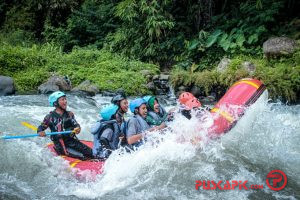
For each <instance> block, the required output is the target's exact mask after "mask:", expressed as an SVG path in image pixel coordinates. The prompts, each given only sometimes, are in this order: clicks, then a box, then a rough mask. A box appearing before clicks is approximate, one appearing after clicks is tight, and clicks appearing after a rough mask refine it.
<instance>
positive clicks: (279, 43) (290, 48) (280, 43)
mask: <svg viewBox="0 0 300 200" xmlns="http://www.w3.org/2000/svg"><path fill="white" fill-rule="evenodd" d="M297 46H298V45H297V42H296V41H295V40H293V39H290V38H288V37H274V38H270V39H268V40H267V41H265V42H264V44H263V52H264V54H265V56H266V57H267V58H270V57H273V56H275V57H276V56H281V55H287V54H291V53H293V52H294V51H295V49H296V48H297Z"/></svg>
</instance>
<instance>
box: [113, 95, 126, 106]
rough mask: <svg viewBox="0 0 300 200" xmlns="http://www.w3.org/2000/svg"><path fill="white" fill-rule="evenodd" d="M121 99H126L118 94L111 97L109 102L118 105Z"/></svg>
mask: <svg viewBox="0 0 300 200" xmlns="http://www.w3.org/2000/svg"><path fill="white" fill-rule="evenodd" d="M123 99H126V96H125V95H122V94H118V95H116V96H114V97H113V98H112V99H111V103H113V104H116V105H118V104H119V103H120V101H122V100H123Z"/></svg>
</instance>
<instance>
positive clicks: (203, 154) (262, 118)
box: [0, 95, 300, 200]
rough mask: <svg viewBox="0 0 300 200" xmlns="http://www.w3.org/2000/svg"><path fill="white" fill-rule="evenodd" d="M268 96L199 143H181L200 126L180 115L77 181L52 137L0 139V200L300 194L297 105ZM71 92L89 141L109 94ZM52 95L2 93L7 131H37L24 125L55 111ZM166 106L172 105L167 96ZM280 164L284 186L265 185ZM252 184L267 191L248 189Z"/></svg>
mask: <svg viewBox="0 0 300 200" xmlns="http://www.w3.org/2000/svg"><path fill="white" fill-rule="evenodd" d="M264 96H265V97H263V98H260V99H259V102H257V103H256V104H255V105H254V106H252V107H251V108H250V109H249V110H247V112H246V114H245V115H244V116H243V117H242V119H241V120H240V121H239V122H238V123H237V125H236V126H235V127H234V128H233V129H232V130H231V131H229V132H228V133H227V134H225V135H224V136H222V137H221V138H220V139H217V140H213V141H206V140H204V141H203V142H202V143H200V144H197V145H192V144H191V143H188V142H186V143H178V137H179V136H180V135H183V136H185V137H192V136H194V135H197V134H200V135H201V134H202V133H198V132H197V130H196V128H195V127H196V126H197V119H196V118H193V119H192V120H187V119H185V118H184V117H182V116H175V120H174V121H173V122H172V123H171V124H170V127H171V129H172V131H171V130H167V131H165V133H164V135H160V134H159V133H154V134H153V137H152V139H151V140H150V142H149V143H148V144H146V145H145V146H144V147H142V148H141V149H140V150H139V151H137V152H133V153H131V154H129V153H122V152H121V150H120V151H116V152H114V153H113V154H112V156H111V157H110V158H109V159H108V160H107V162H106V164H105V168H104V173H103V174H102V175H98V176H97V177H96V180H94V181H90V180H89V179H88V178H87V179H86V180H77V179H76V178H75V177H74V175H73V172H72V170H70V168H69V167H68V164H67V163H66V162H64V161H63V159H62V158H60V157H54V156H53V155H52V154H51V152H50V151H49V150H48V149H47V148H46V145H47V144H48V143H49V142H50V139H49V138H40V137H34V138H27V139H15V140H0V199H44V200H46V199H49V200H50V199H180V200H182V199H232V198H235V199H300V145H299V144H300V105H293V106H287V105H284V104H282V103H280V102H278V103H269V102H268V100H267V98H266V96H267V95H264ZM67 97H68V109H69V110H71V111H73V112H74V113H75V117H76V119H77V121H78V122H79V123H80V125H81V127H82V132H81V133H80V134H79V135H78V137H79V138H80V139H85V140H92V135H91V134H90V132H89V129H90V127H91V125H92V124H93V123H94V122H95V121H96V120H98V112H99V108H100V107H101V106H103V105H105V104H107V103H109V101H110V99H111V98H110V97H102V96H100V95H98V96H96V97H94V98H83V97H78V96H74V95H68V96H67ZM47 99H48V97H47V96H46V95H20V96H5V97H0V132H2V135H5V134H14V135H21V134H31V133H34V131H32V130H30V129H28V128H27V127H24V126H22V125H21V122H23V121H25V122H28V123H31V124H33V125H35V126H38V125H39V123H40V122H41V121H42V120H43V117H44V116H45V115H46V114H47V113H49V111H51V110H52V109H53V108H51V107H49V106H48V103H47ZM163 103H164V105H165V106H166V107H167V109H170V108H171V107H172V105H171V103H170V101H168V99H166V100H165V101H163ZM178 115H179V114H178ZM203 126H205V123H204V124H203ZM275 169H278V170H282V171H283V172H284V173H285V174H286V175H287V185H286V187H285V188H284V189H283V190H281V191H273V190H271V189H270V188H269V187H268V186H267V184H266V179H267V174H268V173H269V172H270V171H271V170H275ZM87 177H88V174H87ZM196 180H201V181H203V180H205V181H207V180H213V181H214V182H215V183H218V182H219V181H220V180H222V181H223V183H222V187H223V186H224V183H225V181H226V180H228V181H229V182H230V183H232V181H233V180H236V181H242V182H244V181H246V180H247V181H248V182H247V184H246V186H247V188H248V190H246V189H244V188H242V189H241V190H240V189H239V187H238V186H237V187H236V188H235V189H234V190H220V189H219V188H217V189H215V190H204V189H203V186H201V187H199V188H198V190H196V189H195V181H196ZM252 184H257V185H263V188H262V189H251V188H250V186H251V185H252ZM211 187H212V185H211Z"/></svg>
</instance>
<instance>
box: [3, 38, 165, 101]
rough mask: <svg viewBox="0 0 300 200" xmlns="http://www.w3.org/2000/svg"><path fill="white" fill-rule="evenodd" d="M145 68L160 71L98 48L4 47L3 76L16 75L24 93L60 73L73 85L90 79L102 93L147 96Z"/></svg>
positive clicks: (18, 85)
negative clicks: (111, 92) (66, 50)
mask: <svg viewBox="0 0 300 200" xmlns="http://www.w3.org/2000/svg"><path fill="white" fill-rule="evenodd" d="M144 69H148V70H150V71H151V72H152V73H153V74H156V73H157V72H158V71H159V70H158V67H157V66H156V65H153V64H146V63H143V62H140V61H135V60H129V59H128V58H125V57H122V56H118V55H115V54H112V53H109V52H106V51H99V50H95V49H74V50H73V51H72V52H71V53H69V54H66V53H63V52H62V50H61V48H59V47H57V46H55V45H52V44H45V45H42V46H37V45H34V46H32V47H30V48H28V47H20V46H16V47H13V46H10V45H8V44H3V45H2V46H1V47H0V73H1V74H4V75H8V76H12V77H13V78H14V79H15V82H16V86H17V89H18V90H19V91H20V92H24V91H31V90H36V89H37V87H38V86H39V85H40V84H41V83H43V82H45V81H46V80H47V78H48V77H50V75H51V74H53V73H56V74H60V75H67V76H69V77H70V79H71V81H72V84H73V86H76V85H78V84H80V83H81V82H82V81H84V80H87V79H88V80H91V81H92V82H94V83H95V84H96V85H98V86H99V88H100V90H109V91H114V90H116V89H119V88H123V89H124V90H125V91H126V92H127V93H128V94H132V95H133V94H145V93H146V92H148V90H147V88H146V83H147V82H146V81H147V80H146V78H145V77H144V76H142V74H141V72H140V71H141V70H144Z"/></svg>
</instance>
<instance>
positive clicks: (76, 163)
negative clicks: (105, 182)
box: [48, 140, 104, 179]
mask: <svg viewBox="0 0 300 200" xmlns="http://www.w3.org/2000/svg"><path fill="white" fill-rule="evenodd" d="M81 142H83V143H84V144H86V145H88V146H89V147H91V148H93V142H91V141H84V140H81ZM53 147H54V145H53V143H50V144H48V148H49V149H50V151H51V152H53V153H54V154H55V155H57V154H56V151H55V150H54V148H53ZM61 157H62V158H63V159H65V160H66V161H68V162H69V165H70V168H74V169H77V170H75V174H76V177H78V178H82V179H85V178H87V177H90V178H91V179H93V178H95V177H96V175H97V174H102V172H103V166H104V161H99V160H86V161H82V160H79V159H76V158H72V157H68V156H61Z"/></svg>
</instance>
